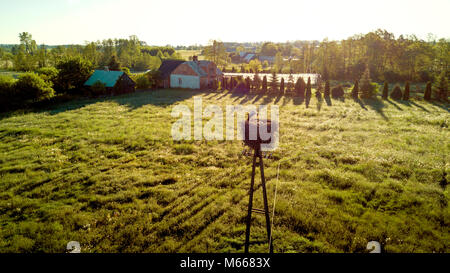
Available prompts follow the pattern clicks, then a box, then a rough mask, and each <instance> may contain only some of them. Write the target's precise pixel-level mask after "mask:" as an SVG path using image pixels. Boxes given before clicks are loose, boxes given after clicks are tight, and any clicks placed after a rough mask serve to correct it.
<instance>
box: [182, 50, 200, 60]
mask: <svg viewBox="0 0 450 273" xmlns="http://www.w3.org/2000/svg"><path fill="white" fill-rule="evenodd" d="M177 52H178V53H179V54H180V55H181V57H182V58H183V59H185V60H189V57H192V56H194V55H196V56H198V59H199V60H204V59H205V56H202V55H201V54H202V51H201V50H177Z"/></svg>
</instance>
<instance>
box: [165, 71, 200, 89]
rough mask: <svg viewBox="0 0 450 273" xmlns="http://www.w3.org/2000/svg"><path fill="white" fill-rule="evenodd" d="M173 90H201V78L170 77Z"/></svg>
mask: <svg viewBox="0 0 450 273" xmlns="http://www.w3.org/2000/svg"><path fill="white" fill-rule="evenodd" d="M170 87H171V88H188V89H200V77H198V76H188V75H177V74H172V75H170Z"/></svg>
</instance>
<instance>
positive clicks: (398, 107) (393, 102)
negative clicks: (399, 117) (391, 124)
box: [386, 99, 403, 111]
mask: <svg viewBox="0 0 450 273" xmlns="http://www.w3.org/2000/svg"><path fill="white" fill-rule="evenodd" d="M386 101H387V102H388V103H390V104H392V105H393V106H395V108H397V109H398V110H400V111H403V108H401V107H400V106H398V104H397V103H396V102H399V101H396V102H395V101H393V100H391V99H387V100H386Z"/></svg>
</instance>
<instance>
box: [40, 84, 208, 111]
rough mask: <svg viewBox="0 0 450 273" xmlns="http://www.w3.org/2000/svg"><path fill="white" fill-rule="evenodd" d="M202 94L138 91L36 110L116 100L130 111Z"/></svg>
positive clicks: (197, 92)
mask: <svg viewBox="0 0 450 273" xmlns="http://www.w3.org/2000/svg"><path fill="white" fill-rule="evenodd" d="M202 94H205V92H201V91H192V90H172V89H161V90H155V91H139V92H135V93H130V94H125V95H117V96H109V97H103V98H93V99H84V100H75V101H71V102H68V103H63V104H60V105H54V106H52V107H50V108H47V109H45V108H44V109H41V110H39V111H38V112H49V113H50V114H52V115H56V114H59V113H62V112H66V111H72V110H76V109H80V108H83V107H86V106H88V105H91V104H95V103H99V102H116V103H118V104H120V105H125V106H127V107H128V108H129V109H130V111H132V110H135V109H137V108H140V107H142V106H145V105H156V106H167V105H172V104H174V103H176V102H179V101H184V100H187V99H190V98H191V97H193V96H196V95H202Z"/></svg>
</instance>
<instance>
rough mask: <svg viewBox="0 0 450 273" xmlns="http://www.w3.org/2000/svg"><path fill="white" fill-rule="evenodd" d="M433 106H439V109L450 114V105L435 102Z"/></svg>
mask: <svg viewBox="0 0 450 273" xmlns="http://www.w3.org/2000/svg"><path fill="white" fill-rule="evenodd" d="M431 104H433V105H434V106H437V107H439V108H441V109H443V110H445V111H447V112H449V113H450V109H449V104H448V103H445V102H438V101H433V102H431Z"/></svg>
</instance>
